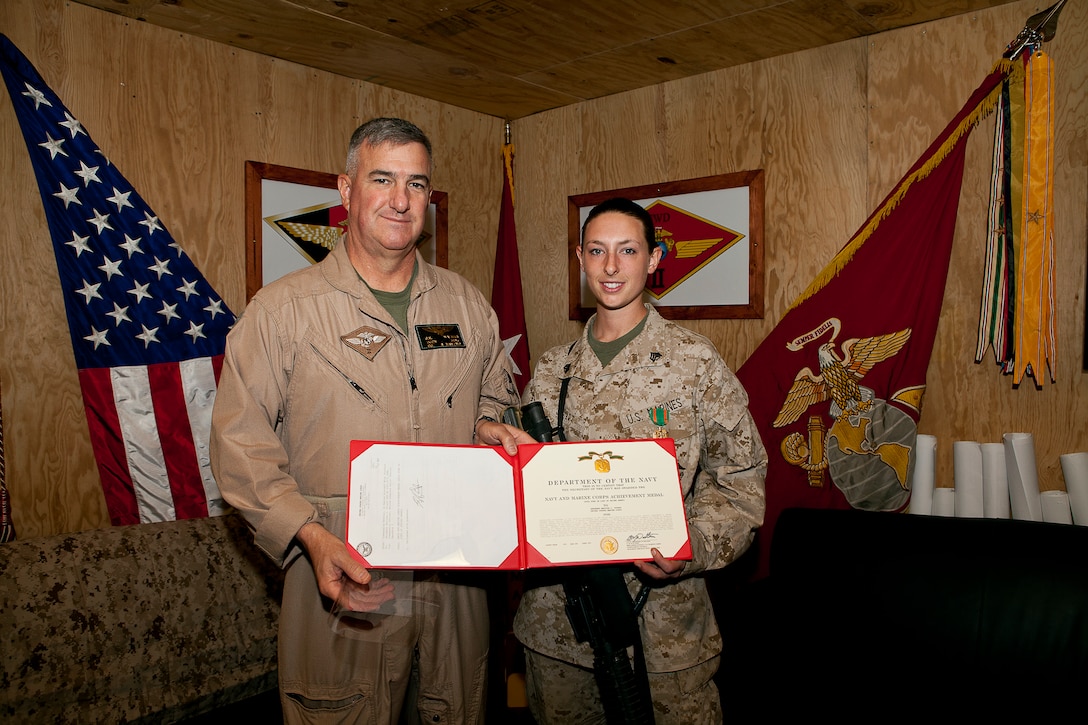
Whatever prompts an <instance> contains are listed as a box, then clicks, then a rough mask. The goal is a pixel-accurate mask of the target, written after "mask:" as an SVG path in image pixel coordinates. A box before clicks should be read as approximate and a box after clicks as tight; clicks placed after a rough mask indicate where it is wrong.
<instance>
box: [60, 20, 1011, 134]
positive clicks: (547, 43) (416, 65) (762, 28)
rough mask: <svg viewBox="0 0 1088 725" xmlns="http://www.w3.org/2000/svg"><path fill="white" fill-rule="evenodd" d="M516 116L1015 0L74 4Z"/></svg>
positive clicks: (482, 110)
mask: <svg viewBox="0 0 1088 725" xmlns="http://www.w3.org/2000/svg"><path fill="white" fill-rule="evenodd" d="M75 1H76V2H79V3H81V4H83V5H89V6H92V7H96V8H99V9H101V10H105V11H108V12H113V13H117V14H120V15H123V16H125V17H129V18H132V19H134V20H141V21H146V22H148V23H151V24H153V25H158V26H161V27H163V28H169V29H171V30H175V31H177V32H181V33H187V34H190V35H194V36H197V37H201V38H205V39H207V40H211V41H215V42H219V43H225V44H228V45H232V46H235V47H238V48H244V49H246V50H250V51H253V52H256V53H261V54H264V55H268V56H271V57H275V58H281V59H283V60H288V61H292V62H295V63H300V64H302V65H306V66H309V67H312V68H317V69H320V70H324V71H328V72H331V73H336V74H339V75H343V76H347V77H349V78H356V79H359V80H363V81H367V82H369V83H374V84H377V85H382V86H388V87H390V88H396V89H398V90H402V91H406V92H409V93H414V94H416V95H421V96H424V97H427V98H431V99H434V100H437V101H441V102H443V103H449V104H451V105H455V106H460V107H463V108H468V109H472V110H475V111H478V112H480V113H485V114H488V115H492V116H498V117H501V118H506V119H515V118H521V117H523V116H527V115H530V114H533V113H537V112H540V111H544V110H547V109H550V108H556V107H559V106H563V105H568V104H571V103H576V102H578V101H582V100H588V99H592V98H598V97H601V96H605V95H610V94H613V93H619V92H622V91H629V90H633V89H636V88H642V87H645V86H649V85H654V84H657V83H661V82H664V81H669V80H675V79H678V78H683V77H687V76H692V75H697V74H701V73H706V72H708V71H713V70H719V69H721V68H727V67H730V66H733V65H738V64H742V63H748V62H752V61H755V60H760V59H763V58H769V57H774V56H778V55H783V54H785V53H792V52H795V51H798V50H805V49H807V48H812V47H817V46H821V45H827V44H830V43H836V42H840V41H843V40H848V39H851V38H858V37H864V36H866V35H870V34H872V33H876V32H881V31H884V30H890V29H892V28H897V27H903V26H906V25H912V24H915V23H919V22H925V21H930V20H935V19H938V18H943V17H948V16H951V15H957V14H961V13H965V12H970V11H973V10H978V9H981V8H986V7H992V6H995V5H1002V4H1005V3H1006V2H1010V1H1011V0H933V1H927V0H785V1H782V0H736V1H730V2H726V1H725V0H693V1H691V2H662V1H660V0H597V1H596V2H591V3H587V2H585V1H584V0H581V1H577V2H576V1H574V0H556V1H554V2H553V1H548V0H444V2H442V3H436V2H433V0H400V2H398V3H396V4H390V3H388V2H377V1H376V0H123V1H122V0H75Z"/></svg>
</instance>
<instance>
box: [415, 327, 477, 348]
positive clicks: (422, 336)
mask: <svg viewBox="0 0 1088 725" xmlns="http://www.w3.org/2000/svg"><path fill="white" fill-rule="evenodd" d="M416 337H418V338H419V349H420V350H441V349H442V348H447V347H464V346H465V338H463V337H462V336H461V327H460V325H456V324H453V325H416Z"/></svg>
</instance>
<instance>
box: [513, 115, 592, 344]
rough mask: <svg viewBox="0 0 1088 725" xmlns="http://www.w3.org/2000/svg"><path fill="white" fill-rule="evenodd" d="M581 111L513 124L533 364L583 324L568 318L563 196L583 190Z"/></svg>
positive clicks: (520, 242)
mask: <svg viewBox="0 0 1088 725" xmlns="http://www.w3.org/2000/svg"><path fill="white" fill-rule="evenodd" d="M583 115H584V110H583V108H582V105H578V106H566V107H564V108H559V109H556V110H554V111H548V112H546V113H538V114H536V115H534V116H529V117H527V118H522V119H518V120H517V121H514V122H513V123H512V124H511V130H512V134H513V142H514V146H515V151H516V155H515V157H514V179H515V181H514V205H515V208H514V212H515V216H516V218H517V232H518V254H519V257H520V259H519V261H520V263H521V278H522V284H523V290H524V295H525V322H526V325H527V326H528V329H529V353H530V357H531V358H532V359H531V361H530V364H531V365H535V364H536V361H537V359H538V358H539V357H540V355H541V354H542V353H543V352H545V351H546V350H548V349H549V348H551V347H554V346H555V345H561V344H563V343H566V342H569V341H570V340H573V339H574V338H575V337H576V336H577V335H578V334H579V333H580V331H581V328H582V326H581V323H578V322H574V321H571V320H568V319H567V300H568V297H567V289H568V285H567V259H568V250H567V197H568V196H569V195H572V194H580V193H583V192H584V191H585V189H584V188H583V187H584V186H585V182H584V181H583V180H582V174H583V173H584V172H583V171H582V168H583V167H584V166H586V165H587V164H586V161H585V158H584V153H583V141H584V139H583V136H582V134H581V133H579V131H578V129H579V128H580V127H581V125H582V117H583ZM575 187H577V188H578V190H577V191H575V190H574V188H575Z"/></svg>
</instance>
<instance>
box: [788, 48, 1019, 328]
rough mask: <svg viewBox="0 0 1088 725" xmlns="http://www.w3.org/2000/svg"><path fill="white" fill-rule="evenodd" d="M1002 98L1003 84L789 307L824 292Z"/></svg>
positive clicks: (1009, 71)
mask: <svg viewBox="0 0 1088 725" xmlns="http://www.w3.org/2000/svg"><path fill="white" fill-rule="evenodd" d="M994 71H1001V74H1002V75H1004V76H1005V77H1009V76H1010V75H1013V74H1016V73H1019V74H1023V73H1024V66H1023V64H1022V63H1019V62H1014V61H1012V60H1009V59H1008V58H1002V59H1001V60H999V61H998V62H997V63H996V64H995V65H994V68H993V70H992V71H990V72H991V73H993V72H994ZM1000 96H1001V84H1000V83H999V84H997V85H995V86H994V88H993V90H991V91H990V92H989V93H988V94H987V95H986V96H985V97H984V98H983V99H982V100H981V101H979V104H978V105H977V106H975V107H974V108H973V109H972V110H971V112H970V113H968V114H967V115H966V116H965V117H964V118H963V120H962V121H960V123H959V125H958V126H957V127H956V128H955V130H953V131H952V133H951V135H949V137H948V138H947V139H945V142H944V143H943V144H941V146H940V147H939V148H938V149H937V150H936V151H935V152H934V153H933V155H932V156H930V157H929V159H928V160H927V161H926V162H925V163H924V164H922V166H920V167H919V168H918V169H916V170H915V171H914V172H913V173H911V174H908V175H907V176H905V177H903V178H902V179H901V180H900V181H899V186H898V187H897V188H896V189H895V192H894V193H892V194H891V195H889V196H888V198H887V199H886V200H885V201H884V204H883V205H882V206H881V207H880V209H879V211H877V212H876V213H875V214H873V215H872V216H871V217H870V218H869V221H868V222H867V223H866V224H865V226H863V227H862V228H861V229H859V230H858V231H857V233H856V234H854V236H853V238H851V240H850V241H849V242H847V243H846V246H844V247H843V248H842V249H841V250H839V253H838V254H836V255H835V257H834V259H832V260H831V262H830V263H828V265H827V266H826V267H824V268H823V270H822V271H821V272H820V273H819V274H818V275H816V278H815V279H814V280H812V282H811V283H810V284H809V286H808V289H806V290H805V291H804V292H802V293H801V295H800V296H799V297H798V298H797V299H796V300H794V302H793V304H792V305H790V309H791V310H792V309H794V308H795V307H797V306H798V305H800V304H801V303H802V302H804V301H805V300H807V299H808V298H809V297H812V296H813V295H814V294H816V293H817V292H819V291H820V290H822V289H823V288H824V287H825V286H826V285H827V284H828V283H829V282H830V281H831V280H833V279H834V278H835V277H836V276H838V274H839V272H841V271H842V269H843V267H845V266H846V265H847V263H848V262H849V261H850V260H851V259H853V257H854V255H855V254H856V253H857V251H858V250H859V249H861V246H862V245H863V244H865V242H866V241H868V239H869V237H871V236H872V234H873V232H874V231H876V228H877V227H878V226H880V223H881V222H882V221H884V220H885V219H887V218H888V216H890V215H891V213H892V212H893V211H894V210H895V208H896V207H898V206H899V204H900V202H902V201H903V197H904V196H906V194H907V191H908V190H909V189H910V187H911V186H912V185H913V184H914V183H915V182H917V181H921V180H922V179H924V178H926V177H927V176H929V174H930V173H931V172H932V171H933V170H934V169H935V168H937V167H938V166H940V165H941V162H942V161H944V160H945V159H946V158H947V157H948V154H949V153H951V152H952V149H953V148H955V147H956V144H958V143H959V141H960V139H962V138H963V137H964V136H965V135H966V134H968V133H970V132H971V131H972V129H974V127H975V126H976V125H978V123H979V122H980V121H982V119H984V118H986V117H987V116H989V115H990V114H991V113H992V112H993V110H994V108H996V107H997V101H998V98H1000Z"/></svg>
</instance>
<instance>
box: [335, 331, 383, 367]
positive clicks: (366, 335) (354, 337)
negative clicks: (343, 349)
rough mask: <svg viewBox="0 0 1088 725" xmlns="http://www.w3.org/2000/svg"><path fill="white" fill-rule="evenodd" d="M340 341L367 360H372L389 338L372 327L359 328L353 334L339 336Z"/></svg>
mask: <svg viewBox="0 0 1088 725" xmlns="http://www.w3.org/2000/svg"><path fill="white" fill-rule="evenodd" d="M340 339H341V340H343V341H344V344H345V345H347V346H348V347H350V348H351V349H352V350H354V351H355V352H357V353H359V354H360V355H362V356H363V357H365V358H366V359H367V360H373V359H374V356H375V355H377V354H378V353H379V352H380V351H381V349H382V348H383V347H385V343H387V342H389V340H390V336H389V335H387V334H386V333H384V332H382V331H381V330H375V329H374V328H373V327H360V328H359V329H358V330H355V331H354V332H349V333H348V334H346V335H341V336H340Z"/></svg>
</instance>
